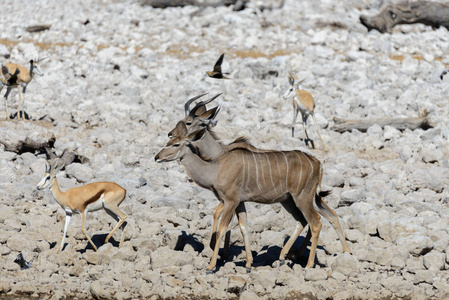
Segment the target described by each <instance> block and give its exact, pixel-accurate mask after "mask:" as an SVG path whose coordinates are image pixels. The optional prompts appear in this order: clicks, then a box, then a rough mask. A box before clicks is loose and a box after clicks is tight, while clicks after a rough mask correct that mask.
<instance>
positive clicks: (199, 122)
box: [170, 94, 351, 261]
mask: <svg viewBox="0 0 449 300" xmlns="http://www.w3.org/2000/svg"><path fill="white" fill-rule="evenodd" d="M219 95H220V94H219ZM219 95H216V96H214V97H212V98H211V99H209V100H207V101H206V103H209V102H211V101H212V100H214V99H215V98H216V97H218V96H219ZM201 96H204V94H203V95H200V96H197V97H195V98H192V99H195V100H196V99H198V98H199V97H201ZM190 103H191V100H189V101H187V103H186V107H188V105H190ZM203 104H204V103H203V102H200V103H198V105H200V106H202V107H201V111H202V112H203V114H198V113H195V112H196V109H198V105H197V106H195V108H193V109H192V110H191V111H190V109H186V110H185V112H186V117H185V118H184V120H186V119H188V120H189V126H186V128H187V130H188V132H189V133H191V132H194V131H197V130H199V129H201V128H203V127H204V128H206V129H207V130H206V132H205V134H204V136H203V138H201V139H200V140H198V141H196V142H195V145H196V146H197V147H198V149H199V151H200V152H201V153H202V155H204V156H206V157H209V158H211V159H215V158H218V157H219V156H220V155H222V154H224V153H225V152H229V151H232V150H233V149H235V148H246V149H248V150H251V151H253V152H261V153H263V152H269V151H270V150H264V149H259V148H256V147H254V146H253V145H251V144H250V143H248V141H247V140H246V139H244V138H238V139H236V140H235V141H234V142H232V143H230V144H227V145H226V144H223V143H221V142H220V141H219V139H218V138H217V137H216V135H215V134H213V133H212V132H211V126H214V125H215V124H216V122H213V121H214V118H215V117H216V115H217V113H218V111H219V108H217V107H215V108H213V109H210V110H209V111H207V110H206V109H205V107H204V105H203ZM189 112H194V113H193V114H190V116H187V113H189ZM182 130H183V126H179V125H178V126H176V127H175V128H174V129H173V130H172V131H171V132H170V133H171V136H172V137H174V136H178V135H180V134H181V131H182ZM322 203H323V206H322V207H319V208H318V212H319V213H320V214H321V215H322V216H323V217H325V218H326V219H327V220H328V221H329V222H330V223H331V225H332V227H333V228H334V229H335V231H336V232H337V235H338V237H339V239H340V242H341V244H342V247H343V250H344V251H345V252H351V251H350V249H349V246H348V244H347V242H346V239H345V236H344V233H343V230H342V229H341V226H340V222H339V221H338V216H337V214H336V213H335V212H334V211H333V210H332V209H331V208H330V207H329V206H328V205H327V204H326V203H325V202H324V201H323V202H322ZM281 204H282V205H283V206H284V208H285V209H286V210H287V211H289V212H290V213H292V214H296V217H295V219H297V220H299V221H300V222H301V224H302V226H303V227H305V226H306V225H307V222H306V220H305V219H304V217H303V216H302V213H301V212H300V211H299V210H298V208H297V207H296V205H295V203H294V201H293V200H290V201H284V202H282V203H281ZM244 205H245V204H244V203H243V202H242V203H240V204H239V206H240V207H239V208H238V211H239V212H240V215H238V216H237V217H238V220H239V226H240V229H241V231H242V233H244V232H246V209H245V206H244ZM223 208H224V206H223V203H221V202H220V204H219V205H218V206H217V208H216V209H215V212H214V218H213V227H212V228H213V233H212V239H211V244H210V247H211V248H212V249H214V246H215V241H216V235H217V231H218V219H219V217H220V215H221V213H222V212H223ZM310 238H311V232H310V230H309V231H308V232H307V236H306V238H305V240H304V242H303V244H302V247H301V248H300V250H299V253H302V251H303V250H304V248H305V247H306V246H307V244H308V242H309V241H310ZM293 242H294V241H292V242H291V243H290V244H286V245H285V247H284V248H283V250H282V251H281V255H280V260H281V261H282V260H284V259H285V256H286V254H287V253H288V252H289V250H290V247H291V246H292V244H293ZM228 247H229V234H226V236H225V246H224V249H223V253H224V257H226V256H227V253H228Z"/></svg>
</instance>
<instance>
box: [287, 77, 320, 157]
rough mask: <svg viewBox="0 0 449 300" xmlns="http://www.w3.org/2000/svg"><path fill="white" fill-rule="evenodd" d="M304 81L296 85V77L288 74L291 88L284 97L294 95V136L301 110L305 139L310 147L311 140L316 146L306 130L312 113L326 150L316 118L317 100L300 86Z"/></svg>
mask: <svg viewBox="0 0 449 300" xmlns="http://www.w3.org/2000/svg"><path fill="white" fill-rule="evenodd" d="M303 81H304V79H303V80H301V81H300V82H298V83H297V84H296V85H295V78H294V77H293V75H292V74H289V75H288V82H289V88H288V90H287V91H286V92H285V93H284V96H283V98H284V99H288V98H290V97H292V103H293V122H292V137H294V136H295V123H296V118H297V117H298V112H300V113H301V117H302V129H303V141H304V142H305V143H306V145H307V146H308V147H310V146H309V142H310V143H311V145H312V146H311V148H314V145H313V141H312V140H311V139H309V135H308V134H307V130H306V124H307V119H308V118H309V116H310V115H312V117H313V120H314V122H315V128H316V131H317V133H318V135H319V137H320V139H321V143H323V149H324V150H325V151H326V146H325V145H324V141H323V138H322V137H321V134H320V131H319V130H318V124H317V122H316V118H315V113H314V111H315V100H314V99H313V96H312V94H310V93H309V92H307V91H305V90H302V89H300V88H299V85H300V84H301V83H302V82H303Z"/></svg>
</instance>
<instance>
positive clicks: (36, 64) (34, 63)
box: [30, 57, 47, 76]
mask: <svg viewBox="0 0 449 300" xmlns="http://www.w3.org/2000/svg"><path fill="white" fill-rule="evenodd" d="M46 59H47V57H44V58H40V59H39V58H36V59H34V60H33V59H32V60H30V64H31V69H32V72H33V73H36V74H37V75H39V76H43V75H44V72H43V71H42V69H41V66H40V63H41V62H43V61H44V60H46Z"/></svg>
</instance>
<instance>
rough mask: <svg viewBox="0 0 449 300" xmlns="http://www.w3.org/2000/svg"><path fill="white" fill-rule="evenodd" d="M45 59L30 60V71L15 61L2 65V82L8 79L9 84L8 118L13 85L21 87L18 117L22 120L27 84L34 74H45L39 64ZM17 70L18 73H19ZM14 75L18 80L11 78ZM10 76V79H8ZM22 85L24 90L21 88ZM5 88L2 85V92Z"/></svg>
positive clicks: (6, 106)
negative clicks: (14, 62)
mask: <svg viewBox="0 0 449 300" xmlns="http://www.w3.org/2000/svg"><path fill="white" fill-rule="evenodd" d="M42 61H43V59H41V60H39V59H36V60H30V70H29V71H28V70H27V69H26V68H25V67H23V66H21V65H18V64H13V63H7V64H6V65H4V66H2V68H1V74H0V75H1V77H2V82H4V81H8V83H9V84H6V93H5V110H6V119H8V120H9V119H10V118H9V112H8V103H7V100H8V96H9V93H10V92H11V89H12V88H13V87H17V88H18V89H19V106H18V109H17V119H18V120H20V118H22V119H24V118H25V117H24V107H25V92H26V88H27V85H28V84H29V83H30V82H31V80H32V79H33V77H34V74H35V73H36V74H37V75H40V76H42V75H44V72H42V69H41V68H40V66H39V63H40V62H42ZM17 70H19V71H18V73H17ZM14 75H16V76H15V78H16V80H11V77H13V76H14ZM8 78H9V79H8ZM21 87H22V90H21V89H20V88H21ZM2 89H3V86H0V92H1V90H2ZM22 93H23V101H22Z"/></svg>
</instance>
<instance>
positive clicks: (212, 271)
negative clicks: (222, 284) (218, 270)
mask: <svg viewBox="0 0 449 300" xmlns="http://www.w3.org/2000/svg"><path fill="white" fill-rule="evenodd" d="M214 273H215V271H214V270H206V275H212V274H214Z"/></svg>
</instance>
